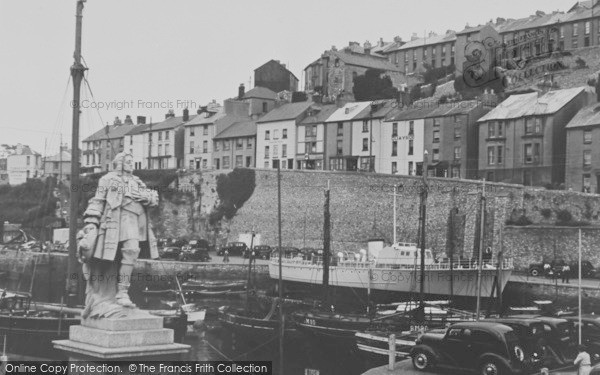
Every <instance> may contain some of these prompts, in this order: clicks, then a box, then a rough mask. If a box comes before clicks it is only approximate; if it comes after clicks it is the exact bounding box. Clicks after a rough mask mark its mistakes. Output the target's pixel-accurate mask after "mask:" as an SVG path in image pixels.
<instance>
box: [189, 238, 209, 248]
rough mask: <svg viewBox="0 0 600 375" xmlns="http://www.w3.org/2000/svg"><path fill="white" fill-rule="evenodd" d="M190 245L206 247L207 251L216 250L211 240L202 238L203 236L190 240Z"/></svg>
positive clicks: (192, 246)
mask: <svg viewBox="0 0 600 375" xmlns="http://www.w3.org/2000/svg"><path fill="white" fill-rule="evenodd" d="M188 245H189V246H190V247H191V248H193V249H204V250H206V251H214V250H215V247H214V246H213V245H211V244H210V242H208V241H207V240H205V239H202V238H197V239H191V240H190V241H189V242H188Z"/></svg>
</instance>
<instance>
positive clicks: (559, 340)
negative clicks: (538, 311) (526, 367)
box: [537, 316, 577, 365]
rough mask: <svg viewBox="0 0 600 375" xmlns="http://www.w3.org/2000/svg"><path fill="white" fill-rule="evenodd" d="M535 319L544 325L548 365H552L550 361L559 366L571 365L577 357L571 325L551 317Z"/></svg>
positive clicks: (574, 333)
mask: <svg viewBox="0 0 600 375" xmlns="http://www.w3.org/2000/svg"><path fill="white" fill-rule="evenodd" d="M537 319H538V320H540V321H541V322H542V324H544V332H545V333H546V346H547V349H548V350H547V355H546V360H547V361H548V365H553V364H554V363H552V361H554V362H556V363H557V364H559V365H568V364H570V363H573V360H574V359H575V357H576V356H577V333H576V332H575V326H574V325H573V323H572V322H570V321H568V320H567V319H564V318H555V317H551V316H539V317H537Z"/></svg>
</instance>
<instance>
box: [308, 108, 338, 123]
mask: <svg viewBox="0 0 600 375" xmlns="http://www.w3.org/2000/svg"><path fill="white" fill-rule="evenodd" d="M337 109H338V107H337V106H336V105H335V104H326V105H323V106H321V107H319V109H318V110H316V109H315V110H311V111H313V112H315V113H314V114H312V115H311V116H308V117H306V118H305V119H304V120H302V121H301V122H300V124H302V125H309V124H320V123H323V122H325V121H327V119H328V118H329V116H331V114H332V113H333V112H335V111H336V110H337Z"/></svg>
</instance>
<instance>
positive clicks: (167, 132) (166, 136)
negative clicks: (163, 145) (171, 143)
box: [165, 130, 171, 141]
mask: <svg viewBox="0 0 600 375" xmlns="http://www.w3.org/2000/svg"><path fill="white" fill-rule="evenodd" d="M169 133H171V132H170V131H168V130H167V131H166V132H165V141H168V140H169Z"/></svg>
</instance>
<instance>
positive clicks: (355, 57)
mask: <svg viewBox="0 0 600 375" xmlns="http://www.w3.org/2000/svg"><path fill="white" fill-rule="evenodd" d="M330 53H331V55H333V56H335V57H337V58H339V59H340V60H342V61H343V62H344V63H345V64H348V65H355V66H362V67H365V68H373V69H380V70H385V71H393V72H403V70H400V68H398V67H397V66H396V65H394V64H392V63H391V62H389V60H388V59H386V58H385V57H379V56H373V55H365V54H361V53H352V52H345V51H330Z"/></svg>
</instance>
